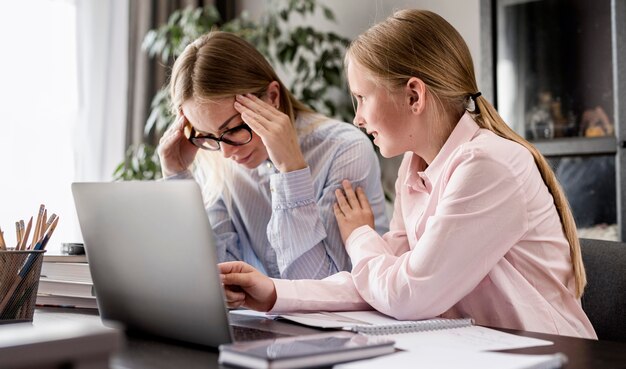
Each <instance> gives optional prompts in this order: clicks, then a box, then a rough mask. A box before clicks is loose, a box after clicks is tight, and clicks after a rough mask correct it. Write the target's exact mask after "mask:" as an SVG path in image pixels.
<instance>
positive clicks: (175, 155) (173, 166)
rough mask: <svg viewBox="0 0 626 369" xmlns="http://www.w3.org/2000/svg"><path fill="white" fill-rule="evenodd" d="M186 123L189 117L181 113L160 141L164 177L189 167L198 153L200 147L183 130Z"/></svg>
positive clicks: (159, 150) (160, 156)
mask: <svg viewBox="0 0 626 369" xmlns="http://www.w3.org/2000/svg"><path fill="white" fill-rule="evenodd" d="M186 123H187V118H185V116H184V115H183V114H180V115H179V117H178V119H177V120H176V122H175V123H174V124H172V125H171V126H170V127H169V128H168V129H167V131H165V134H163V137H161V140H160V141H159V148H158V153H159V158H160V160H161V171H162V172H163V177H168V176H171V175H174V174H176V173H180V172H182V171H184V170H186V169H187V168H189V166H190V165H191V163H192V162H193V159H194V158H195V157H196V154H197V153H198V147H196V146H195V145H194V144H192V143H191V142H189V140H187V137H185V133H184V131H183V130H184V129H185V124H186Z"/></svg>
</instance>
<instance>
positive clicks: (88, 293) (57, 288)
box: [37, 277, 95, 297]
mask: <svg viewBox="0 0 626 369" xmlns="http://www.w3.org/2000/svg"><path fill="white" fill-rule="evenodd" d="M37 293H41V294H47V295H60V296H75V297H93V296H95V292H94V289H93V284H92V283H89V282H73V281H63V280H56V279H50V278H46V277H41V278H40V279H39V289H38V290H37Z"/></svg>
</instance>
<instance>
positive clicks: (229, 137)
mask: <svg viewBox="0 0 626 369" xmlns="http://www.w3.org/2000/svg"><path fill="white" fill-rule="evenodd" d="M188 139H189V142H191V143H192V144H194V145H196V146H197V147H199V148H201V149H204V150H211V151H217V150H219V149H220V142H225V143H227V144H229V145H232V146H242V145H245V144H247V143H248V142H250V141H252V129H251V128H250V127H248V125H247V124H245V123H241V124H240V125H238V126H237V127H233V128H231V129H227V130H226V131H224V132H222V134H221V135H220V136H219V137H215V136H213V135H211V134H209V135H206V136H198V135H197V132H196V130H195V129H194V128H193V127H191V132H189V138H188Z"/></svg>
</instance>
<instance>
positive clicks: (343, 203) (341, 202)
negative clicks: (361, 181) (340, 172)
mask: <svg viewBox="0 0 626 369" xmlns="http://www.w3.org/2000/svg"><path fill="white" fill-rule="evenodd" d="M341 184H342V185H343V191H342V190H341V189H337V190H335V196H336V197H337V203H335V205H334V206H333V209H334V210H335V218H337V224H338V225H339V232H340V233H341V239H342V240H343V243H344V245H345V243H346V240H347V239H348V237H349V236H350V234H351V233H352V231H354V230H355V229H357V228H359V227H361V226H364V225H369V226H370V227H372V228H374V213H373V212H372V207H371V206H370V203H369V201H367V196H366V195H365V192H364V191H363V189H362V188H361V187H358V188H357V189H356V193H355V192H354V191H353V190H352V184H351V183H350V181H348V180H347V179H346V180H343V182H341Z"/></svg>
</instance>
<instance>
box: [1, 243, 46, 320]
mask: <svg viewBox="0 0 626 369" xmlns="http://www.w3.org/2000/svg"><path fill="white" fill-rule="evenodd" d="M44 252H46V251H45V250H22V251H13V250H10V251H0V323H12V322H24V321H32V320H33V313H34V312H35V301H36V300H37V288H38V287H39V276H40V274H41V264H42V262H43V254H44Z"/></svg>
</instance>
